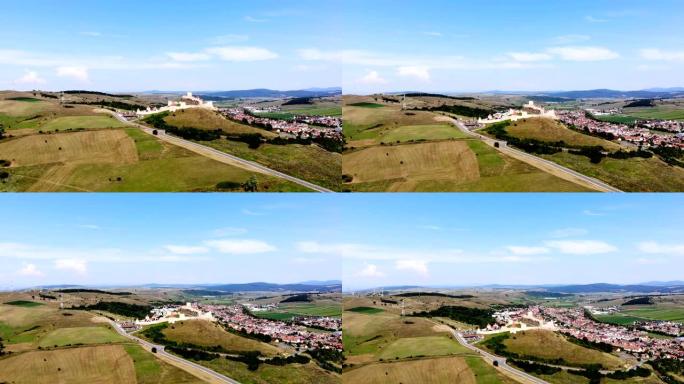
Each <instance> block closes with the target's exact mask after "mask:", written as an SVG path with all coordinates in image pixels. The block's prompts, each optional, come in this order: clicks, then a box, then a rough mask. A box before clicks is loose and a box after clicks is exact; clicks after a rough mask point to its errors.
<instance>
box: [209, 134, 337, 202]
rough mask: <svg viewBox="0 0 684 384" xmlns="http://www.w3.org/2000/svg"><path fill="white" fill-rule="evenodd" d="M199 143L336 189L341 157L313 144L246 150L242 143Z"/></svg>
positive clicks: (267, 146)
mask: <svg viewBox="0 0 684 384" xmlns="http://www.w3.org/2000/svg"><path fill="white" fill-rule="evenodd" d="M199 143H201V144H203V145H206V146H208V147H212V148H215V149H218V150H219V151H222V152H225V153H229V154H231V155H235V156H238V157H240V158H243V159H245V160H249V161H255V162H257V163H259V164H262V165H265V166H267V167H269V168H272V169H275V170H276V171H280V172H283V173H286V174H288V175H291V176H295V177H298V178H300V179H303V180H306V181H309V182H312V183H314V184H317V185H320V186H323V187H326V188H329V189H332V190H339V189H340V169H341V167H342V165H341V163H342V156H341V155H340V154H339V153H332V152H328V151H326V150H324V149H322V148H320V147H319V146H317V145H301V144H288V145H273V144H262V145H261V146H259V148H258V149H250V148H249V146H248V145H247V144H246V143H242V142H237V141H230V140H213V141H201V142H199Z"/></svg>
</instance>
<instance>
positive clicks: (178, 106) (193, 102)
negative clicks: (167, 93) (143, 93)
mask: <svg viewBox="0 0 684 384" xmlns="http://www.w3.org/2000/svg"><path fill="white" fill-rule="evenodd" d="M189 108H203V109H209V110H212V111H215V110H216V107H215V106H214V102H213V101H204V100H202V99H201V98H199V97H197V96H193V95H192V92H188V93H187V94H186V95H185V96H181V99H180V101H174V100H169V103H168V105H167V106H166V107H161V108H150V107H147V109H145V110H142V111H141V110H137V111H136V112H135V114H136V115H137V116H138V117H141V116H149V115H153V114H155V113H161V112H176V111H180V110H182V109H189Z"/></svg>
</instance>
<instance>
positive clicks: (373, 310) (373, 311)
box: [347, 307, 384, 315]
mask: <svg viewBox="0 0 684 384" xmlns="http://www.w3.org/2000/svg"><path fill="white" fill-rule="evenodd" d="M347 311H349V312H356V313H364V314H366V315H374V314H376V313H382V312H384V311H383V310H382V309H380V308H373V307H354V308H349V309H347Z"/></svg>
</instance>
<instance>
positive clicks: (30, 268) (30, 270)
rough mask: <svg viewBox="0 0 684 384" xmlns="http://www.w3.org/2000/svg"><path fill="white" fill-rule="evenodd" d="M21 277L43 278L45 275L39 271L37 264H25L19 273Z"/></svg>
mask: <svg viewBox="0 0 684 384" xmlns="http://www.w3.org/2000/svg"><path fill="white" fill-rule="evenodd" d="M17 273H18V274H19V275H21V276H31V277H42V276H44V275H45V274H44V273H43V272H41V271H39V270H38V267H36V265H35V264H24V267H23V268H21V269H20V270H19V272H17Z"/></svg>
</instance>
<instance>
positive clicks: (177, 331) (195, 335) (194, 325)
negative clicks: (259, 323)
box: [163, 320, 280, 356]
mask: <svg viewBox="0 0 684 384" xmlns="http://www.w3.org/2000/svg"><path fill="white" fill-rule="evenodd" d="M163 333H164V335H165V336H166V337H167V339H169V340H173V341H176V342H185V343H191V344H197V345H202V346H215V345H220V346H222V347H223V348H225V349H226V350H229V351H260V352H261V353H263V354H264V355H268V356H273V355H277V354H279V353H280V350H279V349H278V348H276V347H274V346H272V345H270V344H267V343H262V342H259V341H256V340H252V339H248V338H245V337H241V336H238V335H234V334H232V333H230V332H228V331H226V330H224V329H223V328H221V326H220V325H218V324H215V323H212V322H209V321H202V320H193V321H183V322H178V323H175V324H170V325H169V326H168V328H166V329H165V330H164V331H163Z"/></svg>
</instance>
